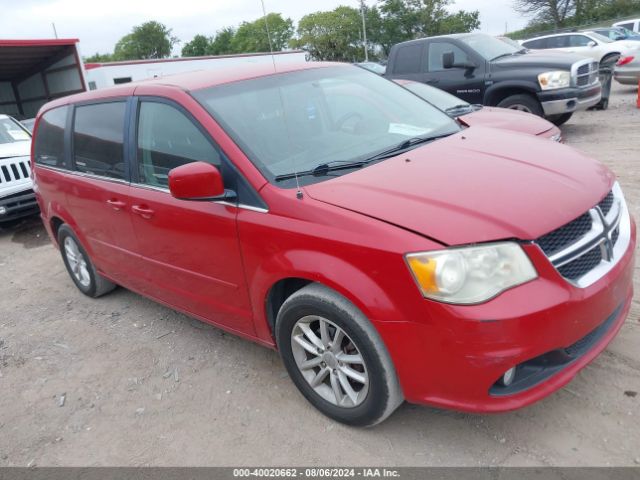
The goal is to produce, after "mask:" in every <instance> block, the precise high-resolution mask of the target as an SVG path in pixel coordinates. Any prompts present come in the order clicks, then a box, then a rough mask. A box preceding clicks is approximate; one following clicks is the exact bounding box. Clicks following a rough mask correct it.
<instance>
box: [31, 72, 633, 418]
mask: <svg viewBox="0 0 640 480" xmlns="http://www.w3.org/2000/svg"><path fill="white" fill-rule="evenodd" d="M33 160H34V169H33V174H34V179H35V188H36V195H37V198H38V201H39V203H40V207H41V212H42V218H43V220H44V224H45V225H46V228H47V230H48V232H49V234H50V236H51V239H52V240H53V242H54V243H55V244H56V245H57V246H58V247H59V249H60V251H61V255H62V259H63V261H64V264H65V266H66V268H67V270H68V271H69V274H70V276H71V279H72V280H73V282H74V283H75V284H76V286H77V287H78V288H79V289H80V291H81V292H83V293H84V294H86V295H88V296H91V297H98V296H100V295H102V294H105V293H107V292H108V291H110V290H111V289H113V288H114V287H115V285H121V286H123V287H125V288H128V289H131V290H133V291H135V292H139V293H140V294H142V295H145V296H147V297H150V298H152V299H155V300H157V301H159V302H161V303H163V304H165V305H168V306H170V307H172V308H175V309H177V310H180V311H182V312H184V313H186V314H188V315H191V316H193V317H196V318H199V319H201V320H203V321H205V322H209V323H212V324H214V325H217V326H219V327H220V328H223V329H226V330H228V331H230V332H233V333H236V334H238V335H240V336H243V337H245V338H247V339H250V340H253V341H255V342H258V343H260V344H263V345H265V346H268V347H272V348H277V349H278V350H279V352H280V355H281V356H282V359H283V362H284V364H285V366H286V368H287V370H288V372H289V374H290V376H291V379H292V380H293V382H294V383H295V385H296V386H297V387H298V389H299V390H300V392H301V393H302V394H303V395H304V396H305V397H306V398H307V399H308V400H309V401H310V402H311V403H312V404H313V405H314V406H315V407H317V408H318V409H319V410H321V411H322V412H323V413H325V414H326V415H328V416H330V417H332V418H334V419H336V420H338V421H341V422H345V423H348V424H352V425H372V424H375V423H377V422H380V421H382V420H383V419H384V418H386V417H387V416H388V415H389V414H390V413H391V412H393V410H394V409H395V408H396V407H397V406H398V405H399V404H400V403H401V402H402V401H403V400H407V401H409V402H414V403H420V404H427V405H435V406H441V407H448V408H453V409H458V410H466V411H474V412H497V411H505V410H511V409H516V408H520V407H523V406H525V405H528V404H530V403H532V402H535V401H537V400H540V399H541V398H543V397H545V396H547V395H549V394H550V393H551V392H553V391H555V390H557V389H558V388H560V387H562V386H563V385H565V384H566V383H567V382H569V381H570V380H571V378H572V377H573V376H574V375H575V374H576V372H578V371H579V370H580V369H581V368H583V367H584V366H585V365H586V364H587V363H588V362H590V361H591V360H592V359H593V358H594V357H596V355H598V354H599V353H600V352H601V351H602V350H603V349H604V348H605V347H606V346H607V344H608V343H609V342H610V341H611V339H612V338H613V337H614V336H615V335H616V333H617V332H618V330H619V329H620V327H621V325H622V323H623V322H624V320H625V317H626V315H627V312H628V310H629V305H630V302H631V297H632V282H631V277H632V272H633V261H634V259H633V252H634V247H635V243H636V233H635V223H634V220H633V219H632V218H631V217H630V214H629V211H628V209H627V205H626V203H625V199H624V197H623V193H622V191H621V189H620V186H619V185H618V183H617V182H616V180H615V177H614V175H613V173H611V172H610V171H609V170H608V169H607V168H606V167H605V166H603V165H601V164H600V163H598V162H596V161H595V160H592V159H590V158H588V157H586V156H584V155H582V154H581V153H579V152H577V151H575V150H573V149H571V148H569V147H567V146H564V145H561V144H559V143H556V142H549V141H548V140H544V139H539V138H536V137H534V136H531V135H525V134H521V133H517V132H511V131H506V130H498V129H494V128H489V127H481V126H472V127H465V126H463V125H461V124H459V123H457V122H456V121H455V120H454V119H452V118H450V117H449V116H447V115H446V114H445V113H444V112H442V111H440V110H438V109H436V108H435V107H433V106H432V105H430V104H428V103H427V102H424V101H422V100H420V99H418V98H417V97H416V96H415V95H414V94H413V93H411V92H409V91H407V90H406V89H404V88H402V87H400V86H398V85H396V84H395V83H393V82H390V81H388V80H386V79H384V78H382V77H380V76H378V75H375V74H373V73H370V72H367V71H364V70H363V69H360V68H358V67H354V66H350V65H339V64H323V63H310V64H305V65H297V66H288V67H286V68H280V70H279V71H277V72H274V71H273V70H271V69H269V68H268V67H266V66H263V65H253V66H246V67H243V68H239V67H236V68H234V69H233V70H223V71H219V72H216V73H211V72H195V73H191V74H185V75H178V76H173V77H165V78H162V79H156V80H152V81H148V82H143V83H140V84H129V85H124V86H118V87H114V88H112V89H106V90H100V91H93V92H86V93H83V94H80V95H77V96H71V97H66V98H64V99H59V100H56V101H54V102H51V103H49V104H47V105H46V106H45V107H43V108H42V110H41V111H40V113H39V115H38V118H37V121H36V126H35V144H34V149H33Z"/></svg>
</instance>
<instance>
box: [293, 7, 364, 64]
mask: <svg viewBox="0 0 640 480" xmlns="http://www.w3.org/2000/svg"><path fill="white" fill-rule="evenodd" d="M361 31H362V20H361V17H360V12H359V11H358V10H356V9H355V8H351V7H344V6H341V7H337V8H336V9H335V10H332V11H330V12H315V13H311V14H309V15H305V16H304V17H302V19H301V20H300V23H298V39H297V41H296V45H297V46H299V47H302V48H304V49H306V50H307V51H308V52H309V54H310V55H311V57H312V58H314V59H316V60H329V61H347V62H353V61H355V60H356V59H359V58H361V57H362V56H364V53H362V54H360V50H361V47H362V38H361Z"/></svg>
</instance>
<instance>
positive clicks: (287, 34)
mask: <svg viewBox="0 0 640 480" xmlns="http://www.w3.org/2000/svg"><path fill="white" fill-rule="evenodd" d="M267 25H268V27H269V36H270V37H271V46H272V47H273V50H274V51H280V50H283V49H284V48H286V47H287V45H288V44H289V40H291V37H292V36H293V21H292V20H291V19H290V18H282V15H280V14H279V13H270V14H268V15H267V16H266V21H265V17H261V18H258V19H257V20H254V21H253V22H242V24H241V25H240V27H238V30H237V31H236V32H235V35H234V36H233V38H232V40H231V46H232V49H233V51H235V52H236V53H250V52H268V51H269V50H270V46H269V36H268V35H267Z"/></svg>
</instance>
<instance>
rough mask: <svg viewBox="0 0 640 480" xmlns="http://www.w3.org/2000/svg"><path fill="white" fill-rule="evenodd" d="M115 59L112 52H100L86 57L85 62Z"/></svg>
mask: <svg viewBox="0 0 640 480" xmlns="http://www.w3.org/2000/svg"><path fill="white" fill-rule="evenodd" d="M111 61H113V54H111V53H98V52H96V53H95V54H93V55H91V56H90V57H84V62H85V63H102V62H111Z"/></svg>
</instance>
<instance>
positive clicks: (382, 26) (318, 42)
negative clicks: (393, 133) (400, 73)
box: [296, 0, 480, 61]
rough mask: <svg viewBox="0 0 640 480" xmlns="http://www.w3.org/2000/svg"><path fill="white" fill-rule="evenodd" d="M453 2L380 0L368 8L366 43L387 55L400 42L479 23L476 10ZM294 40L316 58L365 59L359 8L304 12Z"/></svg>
mask: <svg viewBox="0 0 640 480" xmlns="http://www.w3.org/2000/svg"><path fill="white" fill-rule="evenodd" d="M451 4H452V1H451V0H381V1H380V2H379V7H373V8H368V7H367V8H365V18H366V25H367V49H368V50H369V51H372V52H375V51H380V53H381V54H382V56H387V55H388V54H389V50H391V47H392V46H393V45H395V44H396V43H398V42H403V41H406V40H412V39H414V38H420V37H425V36H432V35H441V34H447V33H462V32H469V31H471V30H475V29H477V28H478V27H479V26H480V21H479V13H478V12H477V11H473V12H468V11H464V10H460V11H458V12H455V13H450V12H449V10H448V9H447V7H448V6H449V5H451ZM296 45H297V46H299V47H301V48H305V49H306V50H308V51H309V53H310V54H311V56H312V57H313V58H314V59H317V60H340V61H360V60H363V57H364V49H363V44H362V19H361V12H360V11H359V10H358V9H355V8H351V7H344V6H341V7H338V8H336V9H335V10H333V11H330V12H316V13H312V14H310V15H306V16H304V17H303V18H302V19H301V20H300V23H299V24H298V39H297V43H296Z"/></svg>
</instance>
